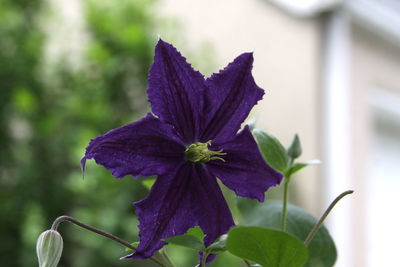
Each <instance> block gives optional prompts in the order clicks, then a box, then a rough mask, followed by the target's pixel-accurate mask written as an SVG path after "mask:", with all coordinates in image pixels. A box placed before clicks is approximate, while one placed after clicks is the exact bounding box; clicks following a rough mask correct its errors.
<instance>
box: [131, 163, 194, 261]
mask: <svg viewBox="0 0 400 267" xmlns="http://www.w3.org/2000/svg"><path fill="white" fill-rule="evenodd" d="M191 179H192V165H191V164H186V163H184V164H181V165H180V166H179V167H178V169H177V171H176V172H174V173H171V174H169V175H162V176H159V177H158V178H157V180H156V183H155V184H154V186H153V187H152V189H151V191H150V194H149V195H148V197H147V198H145V199H144V200H142V201H139V202H136V203H134V205H135V206H136V214H137V215H138V217H139V222H140V224H139V230H140V234H139V236H140V243H139V246H138V248H137V250H136V252H135V253H133V254H131V255H129V256H127V257H129V258H136V259H145V258H148V257H151V256H152V255H153V253H154V252H155V251H157V250H159V249H160V248H161V247H162V246H164V245H165V244H166V242H164V241H161V239H164V238H168V237H171V236H176V235H181V234H184V233H185V232H186V231H187V230H188V229H189V228H191V227H193V226H195V225H197V219H196V218H195V217H194V216H193V213H192V208H191V206H192V204H191V202H192V200H191V191H190V188H191V186H190V184H191V182H192V180H191Z"/></svg>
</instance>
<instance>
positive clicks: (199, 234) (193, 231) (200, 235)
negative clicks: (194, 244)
mask: <svg viewBox="0 0 400 267" xmlns="http://www.w3.org/2000/svg"><path fill="white" fill-rule="evenodd" d="M186 234H187V235H192V236H195V237H197V238H198V239H200V240H203V238H204V237H205V234H204V233H203V230H201V228H200V227H199V226H195V227H192V228H190V229H189V230H188V231H187V233H186Z"/></svg>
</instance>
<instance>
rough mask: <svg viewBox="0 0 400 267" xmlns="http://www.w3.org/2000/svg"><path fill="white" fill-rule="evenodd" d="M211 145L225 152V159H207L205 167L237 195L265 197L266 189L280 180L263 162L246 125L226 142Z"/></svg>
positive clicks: (259, 198) (277, 173)
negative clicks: (208, 160)
mask: <svg viewBox="0 0 400 267" xmlns="http://www.w3.org/2000/svg"><path fill="white" fill-rule="evenodd" d="M214 149H223V150H224V152H226V153H227V155H225V156H224V160H225V162H222V161H218V160H214V161H210V162H208V164H207V167H208V168H209V170H210V171H211V173H212V174H213V175H215V176H217V177H218V178H219V179H220V180H221V181H222V183H223V184H224V185H226V186H227V187H228V188H230V189H232V190H233V191H235V192H236V194H237V195H238V196H242V197H248V198H253V199H257V200H258V201H264V193H265V191H267V190H268V188H270V187H272V186H276V185H278V184H279V183H280V182H281V180H282V174H281V173H279V172H277V171H275V170H274V169H272V168H271V167H270V166H268V165H267V164H266V163H265V161H264V159H263V158H262V156H261V154H260V152H259V150H258V147H257V144H256V142H255V140H254V138H253V136H252V134H251V132H250V130H249V127H248V126H246V127H245V128H244V129H243V130H242V131H241V132H240V133H239V134H238V135H237V136H236V137H235V138H234V139H233V140H231V141H229V142H228V143H224V144H215V148H214Z"/></svg>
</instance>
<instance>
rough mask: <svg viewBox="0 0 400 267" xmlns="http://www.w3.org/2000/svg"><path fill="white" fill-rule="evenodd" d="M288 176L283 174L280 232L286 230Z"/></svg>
mask: <svg viewBox="0 0 400 267" xmlns="http://www.w3.org/2000/svg"><path fill="white" fill-rule="evenodd" d="M289 182H290V176H285V178H284V182H283V208H282V224H281V228H282V232H285V231H286V214H287V202H288V191H289Z"/></svg>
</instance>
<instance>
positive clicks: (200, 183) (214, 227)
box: [191, 164, 235, 247]
mask: <svg viewBox="0 0 400 267" xmlns="http://www.w3.org/2000/svg"><path fill="white" fill-rule="evenodd" d="M193 166H194V172H193V176H192V182H193V183H192V192H191V196H192V202H193V208H192V209H193V213H194V214H195V216H196V218H197V220H198V223H199V226H200V227H201V229H202V230H203V232H204V233H205V234H206V237H205V238H204V244H205V245H206V247H207V246H209V245H211V244H212V243H213V242H214V241H215V240H216V239H217V238H218V237H220V236H221V235H223V234H225V233H226V232H228V230H229V228H230V227H232V226H234V225H235V223H234V222H233V218H232V214H231V212H230V210H229V208H228V205H227V204H226V201H225V199H224V196H223V195H222V192H221V189H220V188H219V186H218V183H217V179H215V176H213V175H212V174H211V173H210V172H209V171H208V169H207V166H205V165H204V164H194V165H193Z"/></svg>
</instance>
